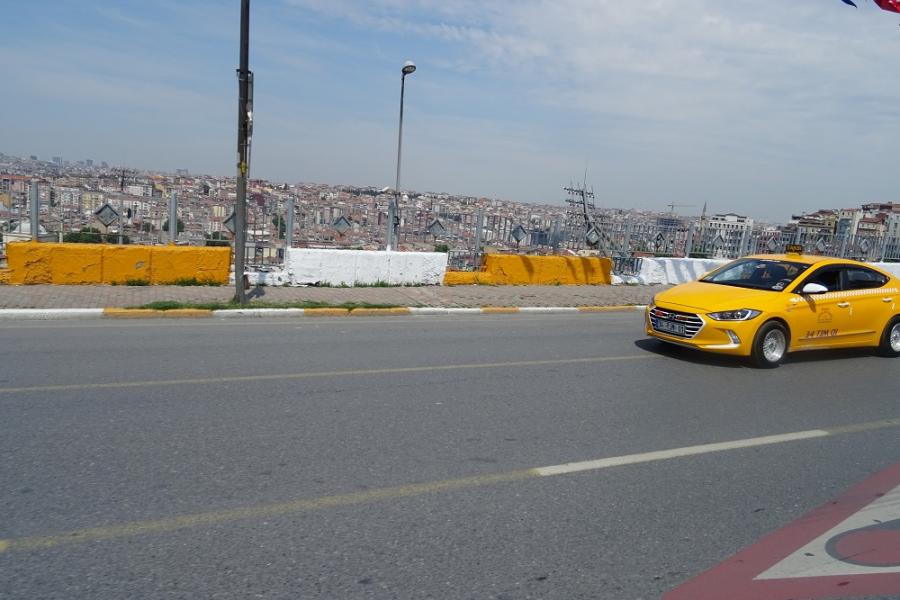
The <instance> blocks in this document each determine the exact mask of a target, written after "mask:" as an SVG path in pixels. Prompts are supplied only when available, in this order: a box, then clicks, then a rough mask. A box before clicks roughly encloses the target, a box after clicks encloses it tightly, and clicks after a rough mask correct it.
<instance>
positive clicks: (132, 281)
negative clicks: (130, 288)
mask: <svg viewBox="0 0 900 600" xmlns="http://www.w3.org/2000/svg"><path fill="white" fill-rule="evenodd" d="M125 285H137V286H141V285H150V282H149V281H148V280H146V279H126V280H125Z"/></svg>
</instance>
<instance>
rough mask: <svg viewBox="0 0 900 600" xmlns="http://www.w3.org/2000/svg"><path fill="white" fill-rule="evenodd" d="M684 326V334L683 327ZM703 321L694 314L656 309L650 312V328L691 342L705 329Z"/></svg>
mask: <svg viewBox="0 0 900 600" xmlns="http://www.w3.org/2000/svg"><path fill="white" fill-rule="evenodd" d="M679 324H680V325H681V326H683V333H682V332H681V331H682V327H679V326H678V325H679ZM703 325H704V322H703V319H701V318H700V316H699V315H695V314H693V313H685V312H679V311H676V310H666V309H663V308H658V307H654V308H652V309H651V310H650V326H651V327H653V330H654V331H658V332H659V333H664V334H666V335H671V336H673V337H680V338H684V339H686V340H689V339H691V338H693V337H694V336H696V335H697V334H698V333H700V330H701V329H703Z"/></svg>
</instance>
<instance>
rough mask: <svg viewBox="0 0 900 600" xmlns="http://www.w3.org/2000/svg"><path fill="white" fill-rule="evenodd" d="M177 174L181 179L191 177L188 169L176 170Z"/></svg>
mask: <svg viewBox="0 0 900 600" xmlns="http://www.w3.org/2000/svg"><path fill="white" fill-rule="evenodd" d="M175 174H176V175H178V176H179V177H187V176H188V175H189V173H188V170H187V169H175Z"/></svg>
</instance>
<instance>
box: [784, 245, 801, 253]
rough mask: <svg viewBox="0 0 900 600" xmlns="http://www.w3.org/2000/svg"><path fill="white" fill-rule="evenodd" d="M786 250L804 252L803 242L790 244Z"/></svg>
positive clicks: (788, 251)
mask: <svg viewBox="0 0 900 600" xmlns="http://www.w3.org/2000/svg"><path fill="white" fill-rule="evenodd" d="M784 251H785V252H787V253H788V254H803V244H788V245H787V246H785V247H784Z"/></svg>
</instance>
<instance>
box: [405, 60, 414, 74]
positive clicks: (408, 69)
mask: <svg viewBox="0 0 900 600" xmlns="http://www.w3.org/2000/svg"><path fill="white" fill-rule="evenodd" d="M402 71H403V74H404V75H410V74H412V73H414V72H415V71H416V63H414V62H413V61H411V60H408V61H406V62H405V63H403V69H402Z"/></svg>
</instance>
